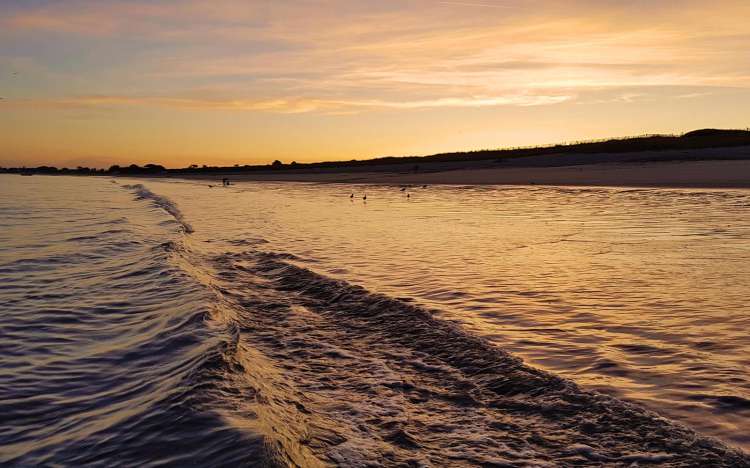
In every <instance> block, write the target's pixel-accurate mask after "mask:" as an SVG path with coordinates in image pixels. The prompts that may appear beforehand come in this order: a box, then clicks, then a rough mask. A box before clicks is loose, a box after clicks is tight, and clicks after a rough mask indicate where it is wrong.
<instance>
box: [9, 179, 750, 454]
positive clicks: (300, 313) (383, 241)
mask: <svg viewBox="0 0 750 468" xmlns="http://www.w3.org/2000/svg"><path fill="white" fill-rule="evenodd" d="M348 190H349V187H343V186H331V185H328V186H315V185H304V184H299V185H295V184H287V185H275V184H257V185H253V184H247V185H241V186H235V187H233V188H228V189H221V188H213V189H209V188H208V187H206V185H205V184H195V183H182V182H157V181H146V182H143V183H142V184H137V183H135V182H123V181H117V182H116V183H113V182H112V181H110V180H107V179H98V178H64V177H32V178H21V177H16V176H0V195H1V196H2V199H1V200H2V201H0V219H2V226H1V227H0V353H1V354H0V355H2V356H3V359H2V363H1V364H0V463H4V464H10V465H45V464H46V465H80V464H100V465H108V466H109V465H118V464H119V465H128V466H132V465H139V466H140V465H149V464H170V465H190V464H192V465H203V466H205V465H238V464H240V465H243V464H244V465H303V466H318V465H327V464H335V463H338V464H343V465H347V466H368V465H372V464H385V465H412V466H448V465H451V466H461V465H466V466H470V465H474V466H476V465H484V466H545V465H549V466H557V465H560V464H563V465H565V464H569V465H601V464H603V463H608V464H621V465H625V466H629V465H632V464H633V463H636V464H644V463H660V464H663V465H674V466H686V465H687V466H689V465H693V466H701V465H702V466H721V465H724V466H750V462H749V461H748V458H747V456H746V455H744V454H742V453H741V452H739V451H734V450H733V449H727V447H726V446H725V445H723V444H722V443H721V442H718V441H715V440H712V439H710V438H706V437H704V436H698V435H696V434H695V433H694V432H693V431H692V430H691V429H690V428H688V427H685V426H682V425H681V424H679V423H674V422H671V421H670V420H667V419H662V418H660V417H658V416H657V415H656V414H654V413H651V412H649V411H647V410H644V409H641V408H640V407H639V406H634V405H632V404H630V403H626V402H624V401H623V400H622V399H625V400H628V401H634V402H637V403H638V404H642V405H645V406H647V407H648V408H650V409H652V410H656V411H659V412H660V413H661V414H662V415H665V416H668V417H670V418H673V419H676V420H679V421H681V422H683V423H685V424H687V425H688V426H690V427H692V428H696V429H699V430H700V431H701V432H702V433H704V434H709V435H714V436H717V437H719V438H720V439H722V440H723V441H725V442H727V443H729V444H732V445H736V446H744V447H747V446H748V443H749V441H748V439H747V433H748V432H750V424H749V423H748V422H747V421H748V419H747V417H748V415H750V403H749V402H750V400H749V399H748V388H749V386H748V372H747V364H748V357H747V356H748V353H747V351H748V350H750V346H748V338H747V336H746V333H745V330H746V329H747V326H748V318H747V309H746V307H745V305H744V298H745V296H746V285H747V284H748V283H747V280H748V279H750V268H749V267H748V266H747V265H748V262H747V260H748V257H750V224H749V223H748V221H747V219H748V217H747V216H746V215H747V212H748V210H750V193H748V192H716V191H713V192H701V191H692V192H685V191H658V190H649V191H622V190H607V189H595V190H588V191H587V190H585V189H575V190H565V189H552V188H550V189H544V188H527V189H524V188H516V189H491V188H465V189H462V188H449V187H445V188H438V187H435V188H432V187H430V188H428V189H424V190H423V191H418V190H414V191H413V192H412V193H413V196H412V197H411V198H410V199H409V200H406V199H405V198H404V195H403V193H401V192H399V191H398V190H397V189H393V188H385V187H369V188H367V190H368V203H367V204H366V205H365V204H363V203H362V202H361V200H359V199H357V200H356V201H355V202H350V201H349V199H348V193H349V192H348ZM359 190H362V188H359ZM420 190H421V189H420ZM646 213H648V214H646ZM507 350H510V351H512V352H514V353H515V354H517V355H521V356H523V357H524V358H525V359H526V360H527V361H529V362H531V363H532V364H533V365H534V366H536V367H530V366H527V365H524V364H522V363H521V362H520V360H519V359H517V358H516V357H513V356H512V355H509V354H507V353H506V351H507ZM539 368H542V369H545V370H551V371H554V372H556V373H558V374H561V375H563V376H565V377H567V378H572V379H573V380H575V381H576V382H577V383H579V384H582V385H583V386H584V388H585V389H592V388H595V389H599V390H602V391H604V392H607V393H609V394H611V395H615V396H617V397H619V398H613V397H611V396H607V395H604V394H601V393H591V392H589V391H588V390H581V389H580V388H579V387H578V385H576V383H573V382H572V381H570V380H566V379H563V378H560V377H557V376H555V375H553V374H548V373H547V372H545V371H544V370H538V369H539ZM620 398H622V399H620Z"/></svg>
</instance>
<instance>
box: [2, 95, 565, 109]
mask: <svg viewBox="0 0 750 468" xmlns="http://www.w3.org/2000/svg"><path fill="white" fill-rule="evenodd" d="M570 99H572V96H567V95H507V96H474V97H468V98H467V97H444V98H438V99H427V100H416V101H384V100H378V99H362V100H346V99H316V98H303V97H292V98H281V99H197V98H183V97H156V96H142V97H132V96H79V97H72V98H61V99H54V98H53V99H16V100H9V101H7V103H5V107H6V108H12V109H49V110H80V109H102V108H103V109H115V108H122V107H161V108H171V109H185V110H217V111H238V112H270V113H279V114H297V113H307V112H324V113H334V114H335V113H341V112H346V113H351V112H360V111H364V110H371V109H403V110H411V109H433V108H460V107H467V108H479V107H495V106H522V107H528V106H542V105H551V104H558V103H561V102H565V101H568V100H570Z"/></svg>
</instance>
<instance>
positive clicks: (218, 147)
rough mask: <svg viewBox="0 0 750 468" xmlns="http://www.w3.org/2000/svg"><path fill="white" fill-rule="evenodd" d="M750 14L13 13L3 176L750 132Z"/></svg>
mask: <svg viewBox="0 0 750 468" xmlns="http://www.w3.org/2000/svg"><path fill="white" fill-rule="evenodd" d="M748 18H750V2H748V1H747V0H726V1H725V0H715V1H712V2H706V1H705V0H701V1H693V0H681V1H678V0H670V1H666V0H650V1H645V0H631V1H620V0H565V1H552V0H497V1H494V0H466V1H463V0H456V1H432V0H380V1H378V2H371V1H356V0H330V1H326V0H324V1H306V0H303V1H297V0H290V1H252V0H242V1H240V0H236V1H228V0H212V1H203V0H200V1H198V0H187V1H173V0H151V1H138V0H135V1H133V0H128V1H112V0H96V1H79V0H0V98H1V99H0V166H23V165H25V166H36V165H40V164H50V165H56V166H58V167H63V166H66V167H75V166H78V165H83V166H94V167H108V166H109V165H111V164H130V163H136V164H144V163H160V164H164V165H166V166H168V167H184V166H187V165H189V164H208V165H232V164H266V163H270V162H271V161H273V160H275V159H280V160H282V161H283V162H291V161H297V162H308V161H320V160H349V159H365V158H370V157H376V156H387V155H423V154H432V153H436V152H441V151H459V150H475V149H486V148H501V147H511V146H526V145H536V144H546V143H556V142H568V141H576V140H582V139H593V138H604V137H611V136H629V135H639V134H644V133H679V132H684V131H688V130H692V129H696V128H702V127H719V128H746V127H750V112H748V110H747V109H750V53H748V51H749V50H750V27H748V25H747V19H748Z"/></svg>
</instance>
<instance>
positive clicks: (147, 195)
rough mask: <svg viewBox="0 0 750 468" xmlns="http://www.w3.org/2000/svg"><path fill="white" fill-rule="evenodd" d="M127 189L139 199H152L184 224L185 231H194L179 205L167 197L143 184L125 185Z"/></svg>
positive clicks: (187, 232) (188, 232)
mask: <svg viewBox="0 0 750 468" xmlns="http://www.w3.org/2000/svg"><path fill="white" fill-rule="evenodd" d="M122 187H123V188H125V189H128V190H132V191H134V192H135V194H136V195H137V196H138V199H139V200H151V202H152V203H153V204H154V205H156V206H158V207H159V208H161V209H163V210H164V211H166V212H167V213H169V214H170V215H172V217H173V218H174V219H175V220H176V221H177V222H178V223H180V225H181V226H182V229H183V231H184V232H185V233H186V234H190V233H192V232H194V229H193V227H192V226H191V225H190V223H188V222H187V221H185V217H184V216H183V214H182V212H181V211H180V209H179V208H177V205H176V204H175V203H174V202H173V201H172V200H170V199H169V198H167V197H163V196H161V195H157V194H155V193H154V192H152V191H151V190H149V189H147V188H146V187H144V186H143V185H142V184H135V185H123V186H122Z"/></svg>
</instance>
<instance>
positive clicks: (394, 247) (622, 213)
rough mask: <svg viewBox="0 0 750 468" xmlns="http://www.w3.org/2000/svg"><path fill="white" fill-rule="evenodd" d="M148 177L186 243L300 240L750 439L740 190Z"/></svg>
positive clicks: (331, 260)
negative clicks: (222, 184)
mask: <svg viewBox="0 0 750 468" xmlns="http://www.w3.org/2000/svg"><path fill="white" fill-rule="evenodd" d="M145 183H146V184H147V185H148V186H149V187H152V189H153V190H154V191H155V192H158V193H160V194H163V195H165V196H167V197H169V198H170V199H172V200H174V201H175V202H176V203H177V204H178V206H180V209H181V210H182V212H183V214H184V215H185V217H186V218H187V219H188V221H189V222H190V223H191V224H192V225H193V226H194V228H195V231H196V232H195V233H194V234H193V235H192V236H191V239H192V241H191V242H193V245H194V247H195V248H196V249H205V250H206V251H207V252H212V251H216V250H222V251H226V250H244V249H248V248H254V249H260V250H265V251H273V252H288V253H292V254H294V255H297V256H299V257H301V258H302V259H303V260H301V261H300V263H301V264H303V265H304V266H306V267H307V268H310V269H313V270H315V271H318V272H321V273H324V274H326V275H329V276H335V277H338V278H341V279H345V280H347V281H349V282H353V283H356V284H360V285H362V286H364V287H366V288H368V289H369V290H372V291H377V292H381V293H385V294H388V295H392V296H394V297H399V298H403V299H404V300H409V301H414V302H416V303H418V304H421V305H424V306H427V307H430V308H434V309H436V310H437V311H438V312H437V313H438V314H440V316H441V317H443V318H445V319H447V320H454V321H458V322H460V323H462V324H463V325H464V326H465V327H467V328H468V329H469V330H471V331H473V332H475V333H478V334H481V335H483V336H485V337H487V338H488V339H491V340H493V341H494V342H496V343H497V345H498V346H500V347H502V348H503V349H506V350H508V351H511V352H513V353H515V354H517V355H519V356H521V357H523V358H524V359H525V360H526V361H528V362H530V363H531V364H533V365H535V366H538V367H542V368H544V369H547V370H550V371H553V372H556V373H558V374H561V375H563V376H566V377H569V378H572V379H573V380H575V381H576V382H578V383H580V384H582V385H585V386H587V387H589V388H595V389H599V390H601V391H604V392H607V393H610V394H613V395H617V396H620V397H624V398H628V399H631V400H637V401H639V402H641V403H643V404H645V405H647V406H648V407H650V408H652V409H654V410H657V411H658V412H660V413H662V414H664V415H666V416H670V417H673V418H676V419H678V420H681V421H684V422H686V423H689V424H690V425H692V426H693V427H696V428H698V429H699V430H702V431H703V432H705V433H708V434H714V435H718V436H721V437H722V438H724V439H725V440H729V441H730V442H732V443H734V444H737V445H741V446H744V447H746V448H747V447H750V438H748V437H747V436H746V435H744V434H746V433H750V425H748V422H747V421H748V420H750V419H748V417H749V416H750V380H749V378H748V372H747V369H748V368H747V366H748V364H749V363H750V358H749V357H748V356H750V339H749V338H748V337H747V334H746V333H745V330H747V329H748V327H749V326H750V318H748V313H747V312H748V310H747V306H746V302H745V301H746V296H747V285H748V284H750V216H748V214H749V213H748V212H749V211H750V192H748V191H715V190H714V191H701V190H660V189H647V190H646V189H644V190H635V189H630V190H629V189H606V188H591V189H587V188H546V187H516V188H502V187H448V186H430V187H427V188H422V187H410V188H408V189H407V190H406V191H404V192H402V191H400V190H399V188H398V187H386V186H347V185H314V184H271V183H260V184H251V183H247V184H243V183H239V184H237V185H236V186H234V187H232V188H228V189H209V188H208V187H206V185H205V184H200V183H193V182H177V181H170V182H162V181H159V182H157V181H146V182H145ZM351 193H355V198H354V199H350V197H349V195H350V194H351ZM364 193H366V194H367V201H366V202H364V201H363V200H362V199H361V196H362V195H363V194H364ZM405 193H409V194H410V196H409V197H408V198H407V197H406V196H405Z"/></svg>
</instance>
